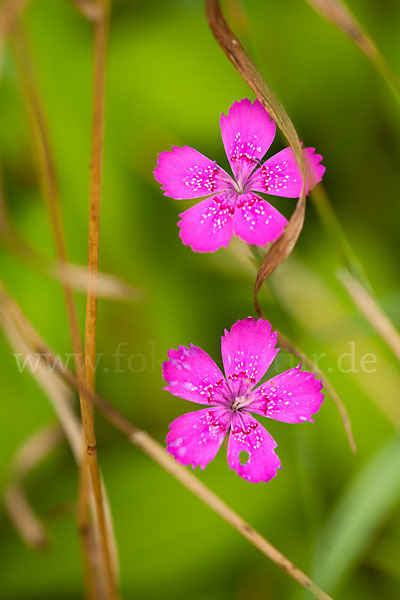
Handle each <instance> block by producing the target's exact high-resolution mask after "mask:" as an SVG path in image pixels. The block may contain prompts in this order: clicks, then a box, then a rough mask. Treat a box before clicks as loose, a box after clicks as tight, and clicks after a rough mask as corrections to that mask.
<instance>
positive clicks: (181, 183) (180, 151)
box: [153, 146, 232, 200]
mask: <svg viewBox="0 0 400 600" xmlns="http://www.w3.org/2000/svg"><path fill="white" fill-rule="evenodd" d="M153 174H154V177H155V178H156V180H157V181H158V183H161V187H162V189H163V191H164V196H170V197H171V198H175V199H176V200H181V199H185V198H201V197H202V196H209V195H210V194H214V193H215V192H217V193H218V192H220V191H221V190H224V189H225V188H226V187H227V182H229V181H232V178H231V177H230V176H229V175H228V173H226V172H225V171H224V170H223V169H221V168H220V167H219V166H218V165H217V164H216V163H215V162H213V161H212V160H210V159H209V158H207V157H206V156H204V155H203V154H201V153H200V152H198V151H197V150H195V149H194V148H190V147H189V146H183V148H178V147H177V146H172V152H161V154H159V155H158V161H157V167H156V168H155V170H154V173H153Z"/></svg>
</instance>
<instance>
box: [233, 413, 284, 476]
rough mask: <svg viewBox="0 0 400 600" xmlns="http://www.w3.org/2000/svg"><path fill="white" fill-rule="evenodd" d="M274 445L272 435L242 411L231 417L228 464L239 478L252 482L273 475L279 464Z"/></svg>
mask: <svg viewBox="0 0 400 600" xmlns="http://www.w3.org/2000/svg"><path fill="white" fill-rule="evenodd" d="M274 448H276V442H275V440H274V439H273V437H272V436H271V435H270V434H269V433H268V431H266V430H265V429H264V427H262V425H260V423H259V422H258V421H256V420H255V419H253V417H252V416H251V415H249V414H247V413H243V412H241V413H237V414H236V415H235V416H234V418H233V420H232V425H231V432H230V434H229V443H228V464H229V466H230V468H231V469H234V470H235V471H236V472H237V474H238V475H240V477H243V479H246V480H247V481H251V482H252V483H259V482H260V481H268V480H269V479H272V477H275V475H276V472H277V470H278V469H280V467H281V463H280V460H279V457H278V456H277V455H276V454H275V452H274ZM242 452H243V453H244V455H243V454H242V455H241V453H242ZM246 454H247V455H248V460H247V462H244V460H242V457H243V458H244V459H245V458H246ZM243 462H244V464H242V463H243Z"/></svg>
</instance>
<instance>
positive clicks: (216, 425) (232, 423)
mask: <svg viewBox="0 0 400 600" xmlns="http://www.w3.org/2000/svg"><path fill="white" fill-rule="evenodd" d="M276 336H277V334H276V332H272V331H271V325H270V323H269V322H268V321H265V320H263V319H259V320H258V321H255V320H254V319H253V318H252V317H249V318H247V319H244V320H243V321H237V323H235V324H234V325H233V327H232V329H231V331H229V332H228V331H226V330H225V335H224V337H223V338H222V342H221V352H222V359H223V363H224V370H225V377H224V375H223V374H222V373H221V371H220V370H219V368H218V367H217V365H216V364H215V362H214V361H213V360H212V358H210V356H208V354H207V353H206V352H204V351H203V350H201V348H196V346H193V345H191V346H190V348H185V347H184V346H180V347H179V349H178V350H170V351H169V353H168V357H169V361H167V362H165V363H164V365H163V375H164V379H165V380H166V381H167V383H168V386H167V387H166V388H165V389H166V390H168V391H169V392H171V394H174V395H175V396H179V397H180V398H184V399H186V400H190V401H191V402H196V403H198V404H205V405H206V406H207V408H205V409H203V410H198V411H196V412H190V413H187V414H185V415H182V416H181V417H178V418H177V419H176V420H175V421H173V423H171V425H170V431H169V433H168V436H167V450H168V452H169V453H170V454H172V455H173V456H174V457H175V458H176V460H178V461H179V462H180V463H181V464H183V465H190V464H191V465H192V466H193V468H195V467H196V466H197V465H200V468H201V469H204V467H205V466H206V465H207V464H208V463H209V462H210V461H211V460H212V459H213V458H215V456H216V454H217V452H218V450H219V448H220V446H221V444H222V442H223V440H224V438H225V436H226V434H227V432H228V430H229V429H230V433H229V441H228V464H229V466H230V468H231V469H234V470H235V471H236V472H237V473H238V475H240V476H241V477H243V478H244V479H247V480H248V481H251V482H253V483H258V482H259V481H268V480H269V479H271V478H272V477H275V475H276V471H277V469H279V468H280V461H279V458H278V456H277V455H276V454H275V452H274V448H276V443H275V441H274V439H273V438H272V437H271V436H270V434H269V433H268V432H267V431H266V430H265V429H264V427H262V426H261V425H260V423H259V422H258V421H256V419H254V418H253V417H252V416H251V414H250V413H256V414H259V415H262V416H264V417H270V418H271V419H275V420H277V421H283V422H285V423H302V422H303V421H311V422H313V420H312V418H311V415H313V414H314V413H316V412H317V411H318V410H319V408H320V406H321V404H322V401H323V398H324V396H323V394H322V392H321V391H320V390H321V388H322V383H321V381H320V380H319V379H316V378H315V376H314V375H313V374H312V373H307V372H306V371H300V367H301V365H299V366H298V367H296V368H294V369H290V370H289V371H286V372H284V373H281V374H280V375H277V376H276V377H273V378H272V379H270V380H269V381H267V382H266V383H263V384H262V385H260V386H258V387H255V386H256V384H257V383H258V382H259V381H260V379H261V378H262V377H263V375H264V374H265V372H266V371H267V369H268V368H269V367H270V365H271V363H272V362H273V360H274V358H275V356H276V355H277V353H278V352H279V349H278V348H275V346H276Z"/></svg>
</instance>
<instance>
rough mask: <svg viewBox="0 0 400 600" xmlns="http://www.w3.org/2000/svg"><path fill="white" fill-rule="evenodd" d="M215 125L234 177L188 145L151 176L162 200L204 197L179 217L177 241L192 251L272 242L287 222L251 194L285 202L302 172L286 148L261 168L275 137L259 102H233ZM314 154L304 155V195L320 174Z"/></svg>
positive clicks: (161, 161) (163, 159)
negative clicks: (234, 241) (232, 242)
mask: <svg viewBox="0 0 400 600" xmlns="http://www.w3.org/2000/svg"><path fill="white" fill-rule="evenodd" d="M220 124H221V132H222V140H223V143H224V147H225V152H226V154H227V157H228V160H229V163H230V165H231V168H232V171H233V175H234V178H232V177H231V176H230V175H228V173H226V171H224V169H221V167H219V166H218V165H217V163H216V162H213V161H212V160H210V159H209V158H207V157H206V156H204V155H203V154H200V152H197V150H194V148H189V147H188V146H184V147H183V148H178V147H177V146H173V147H172V152H162V153H161V154H160V155H159V157H158V163H157V167H156V169H155V171H154V177H155V178H156V180H157V181H158V182H159V183H160V184H161V186H162V189H163V190H164V195H165V196H170V197H171V198H175V199H176V200H181V199H187V198H200V197H203V196H208V197H207V198H206V199H205V200H202V201H201V202H199V203H198V204H196V205H195V206H193V207H192V208H189V210H186V211H185V212H183V213H181V214H180V215H179V216H180V217H181V220H180V221H179V223H178V226H179V227H180V233H179V236H180V238H181V239H182V241H183V243H184V244H185V245H186V246H190V247H191V248H192V249H193V250H195V251H197V252H215V251H216V250H218V248H221V247H222V246H224V247H225V248H226V247H227V246H228V244H229V242H230V240H231V238H232V235H233V234H235V235H237V236H239V237H240V238H241V239H242V240H244V241H245V242H248V243H249V244H255V245H257V246H265V244H267V243H268V242H273V241H274V240H276V239H277V238H278V237H280V235H281V234H282V231H283V229H284V227H285V226H286V224H287V219H285V217H284V216H283V215H281V213H280V212H279V211H277V210H276V208H274V207H273V206H272V205H271V204H269V202H267V201H266V200H264V199H263V198H261V197H260V196H258V195H257V194H256V193H255V192H262V193H264V194H271V195H272V196H284V197H285V198H296V197H298V196H300V192H301V186H302V177H301V172H300V169H299V166H298V164H297V161H296V159H295V156H294V154H293V151H292V149H291V148H285V149H284V150H282V151H281V152H278V154H275V156H272V158H270V159H268V160H267V161H266V162H264V163H261V159H262V158H263V156H264V154H265V153H266V152H267V150H268V148H269V147H270V145H271V144H272V142H273V139H274V137H275V122H274V121H273V120H272V119H271V118H270V116H269V114H268V113H267V111H266V110H265V109H264V107H263V106H262V104H261V103H260V102H259V101H258V100H256V101H255V102H254V104H252V103H251V102H250V100H247V99H245V100H241V101H240V102H235V103H234V104H233V105H232V106H231V108H230V110H229V113H228V116H227V117H226V116H225V115H222V117H221V121H220ZM314 151H315V149H314V148H305V149H304V150H303V156H304V161H305V165H306V192H307V193H308V191H309V190H310V189H311V188H312V187H314V186H315V185H316V184H317V183H318V182H319V181H321V179H322V176H323V174H324V172H325V167H324V166H323V165H321V164H319V163H320V162H321V160H322V156H320V155H319V154H314Z"/></svg>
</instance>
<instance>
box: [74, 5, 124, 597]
mask: <svg viewBox="0 0 400 600" xmlns="http://www.w3.org/2000/svg"><path fill="white" fill-rule="evenodd" d="M97 5H98V7H99V9H100V10H101V14H100V16H99V18H98V19H97V20H96V21H95V22H94V54H93V103H92V143H91V176H90V190H89V236H88V238H89V239H88V287H87V295H86V320H85V381H86V387H87V388H88V389H90V390H94V388H95V358H96V325H97V296H98V293H97V286H98V268H99V233H100V202H101V184H102V163H103V133H104V99H105V63H106V52H107V38H108V26H109V10H110V6H109V2H108V0H98V3H97ZM85 410H86V411H87V420H88V423H89V427H88V429H87V430H85V434H86V444H87V449H88V464H87V465H85V462H86V461H83V463H82V468H83V469H86V468H88V469H89V472H90V480H91V483H92V486H93V492H94V495H95V498H96V512H97V519H98V523H99V529H100V538H101V542H102V548H103V552H104V566H105V571H106V579H107V588H108V597H109V598H111V599H113V600H114V599H116V598H118V591H117V582H116V575H115V573H114V569H113V563H112V556H111V544H110V540H109V535H108V530H107V523H106V516H105V511H104V504H103V498H102V489H101V483H100V476H99V468H98V462H97V460H95V459H93V458H92V456H95V455H96V452H97V445H96V436H95V431H94V415H93V406H92V404H91V403H90V402H89V405H87V406H86V404H85ZM82 489H84V487H82ZM81 501H82V507H81V513H82V515H86V517H87V518H88V519H89V518H90V511H89V506H88V501H89V499H88V496H87V494H86V495H82V498H81ZM85 504H86V505H87V506H85Z"/></svg>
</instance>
